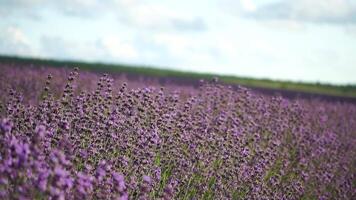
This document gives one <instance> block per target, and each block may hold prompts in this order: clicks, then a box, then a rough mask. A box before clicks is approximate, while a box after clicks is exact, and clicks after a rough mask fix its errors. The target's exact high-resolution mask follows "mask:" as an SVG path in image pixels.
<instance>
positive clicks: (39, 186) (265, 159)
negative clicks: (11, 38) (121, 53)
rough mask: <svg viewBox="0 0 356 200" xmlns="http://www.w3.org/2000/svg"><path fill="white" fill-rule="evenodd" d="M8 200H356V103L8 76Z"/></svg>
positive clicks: (3, 187)
mask: <svg viewBox="0 0 356 200" xmlns="http://www.w3.org/2000/svg"><path fill="white" fill-rule="evenodd" d="M0 106H1V107H0V118H1V121H0V135H1V136H0V199H121V200H124V199H164V200H169V199H185V200H186V199H258V200H260V199H288V200H289V199H291V200H293V199H305V200H307V199H356V117H355V116H356V104H354V103H351V102H349V103H346V102H339V101H332V102H331V101H323V100H321V99H319V100H317V99H310V98H309V99H285V98H283V97H280V96H274V95H266V94H261V93H258V92H255V91H251V90H249V89H247V88H244V87H235V86H229V85H225V84H221V83H219V81H201V82H200V83H199V84H197V83H194V84H193V83H192V84H188V83H185V84H183V83H182V84H179V81H171V82H170V81H166V80H165V81H159V80H156V79H150V78H142V77H141V78H135V79H130V78H129V77H128V76H123V75H119V74H109V75H108V74H104V75H100V74H98V73H94V72H88V71H80V70H78V69H73V70H70V69H64V68H47V67H42V68H40V67H24V66H22V67H17V66H7V65H2V66H0Z"/></svg>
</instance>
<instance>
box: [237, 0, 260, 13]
mask: <svg viewBox="0 0 356 200" xmlns="http://www.w3.org/2000/svg"><path fill="white" fill-rule="evenodd" d="M241 6H242V8H243V9H244V10H245V11H247V12H254V11H256V9H257V6H256V4H255V3H254V2H253V1H252V0H241Z"/></svg>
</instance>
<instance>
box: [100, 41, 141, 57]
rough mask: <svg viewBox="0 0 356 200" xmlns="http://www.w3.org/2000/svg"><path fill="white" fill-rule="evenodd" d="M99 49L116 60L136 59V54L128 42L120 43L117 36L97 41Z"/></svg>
mask: <svg viewBox="0 0 356 200" xmlns="http://www.w3.org/2000/svg"><path fill="white" fill-rule="evenodd" d="M98 44H99V48H100V47H102V48H103V50H104V51H107V52H108V54H109V55H110V56H111V57H113V58H117V59H123V60H127V59H136V58H137V57H138V52H137V51H136V49H135V48H134V47H133V45H132V44H131V43H130V42H126V41H122V40H120V38H119V37H117V36H107V37H104V38H102V39H100V40H99V42H98Z"/></svg>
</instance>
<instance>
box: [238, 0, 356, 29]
mask: <svg viewBox="0 0 356 200" xmlns="http://www.w3.org/2000/svg"><path fill="white" fill-rule="evenodd" d="M244 16H245V17H250V18H255V19H259V20H271V19H277V20H295V21H301V22H310V23H329V24H350V23H351V24H353V23H356V4H355V3H352V1H351V0H289V1H277V2H273V3H267V4H264V5H261V6H258V7H257V8H256V9H255V10H251V11H247V12H245V13H244Z"/></svg>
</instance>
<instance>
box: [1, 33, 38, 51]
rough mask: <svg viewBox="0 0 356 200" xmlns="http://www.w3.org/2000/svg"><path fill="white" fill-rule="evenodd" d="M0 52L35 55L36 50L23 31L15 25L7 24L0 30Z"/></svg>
mask: <svg viewBox="0 0 356 200" xmlns="http://www.w3.org/2000/svg"><path fill="white" fill-rule="evenodd" d="M0 41H1V42H0V53H2V54H16V55H27V56H35V55H36V51H35V50H34V49H33V48H32V47H31V43H30V41H29V39H28V38H27V36H26V35H25V33H24V32H23V31H22V30H21V29H19V28H17V27H15V26H9V27H6V28H5V29H4V30H1V31H0Z"/></svg>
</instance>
